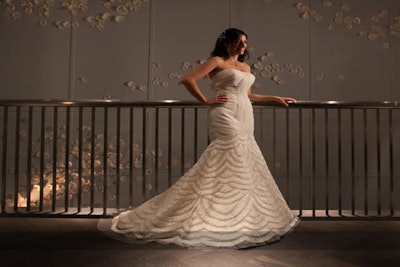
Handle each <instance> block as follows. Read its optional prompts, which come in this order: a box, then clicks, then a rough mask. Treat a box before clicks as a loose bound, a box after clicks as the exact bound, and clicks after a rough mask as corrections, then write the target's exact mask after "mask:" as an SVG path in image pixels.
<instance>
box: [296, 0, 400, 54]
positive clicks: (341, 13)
mask: <svg viewBox="0 0 400 267" xmlns="http://www.w3.org/2000/svg"><path fill="white" fill-rule="evenodd" d="M293 7H294V8H296V10H297V13H298V16H299V18H302V19H304V20H309V21H312V22H316V23H322V22H326V23H327V29H328V30H329V31H333V30H336V29H339V28H344V29H346V30H348V31H352V30H354V31H355V32H356V35H357V36H358V37H360V38H363V39H365V40H369V41H375V40H381V41H382V48H385V49H387V48H389V47H390V43H389V37H394V38H400V12H398V13H397V14H396V15H394V16H392V19H391V20H389V10H387V9H381V10H379V11H377V13H375V14H372V15H371V16H370V17H368V18H362V17H361V16H360V15H351V13H355V12H356V11H357V10H353V9H352V7H351V5H350V4H349V3H344V2H337V1H332V0H321V1H320V5H316V6H311V5H309V4H306V3H303V2H295V3H294V4H293ZM324 8H326V9H332V11H333V13H334V16H332V17H327V18H325V17H324V16H323V15H322V14H321V12H318V10H319V9H324ZM388 21H389V23H388Z"/></svg>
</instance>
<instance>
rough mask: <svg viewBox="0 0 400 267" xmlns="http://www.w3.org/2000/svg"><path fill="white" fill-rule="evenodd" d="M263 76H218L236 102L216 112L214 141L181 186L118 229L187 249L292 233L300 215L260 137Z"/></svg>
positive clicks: (212, 114)
mask: <svg viewBox="0 0 400 267" xmlns="http://www.w3.org/2000/svg"><path fill="white" fill-rule="evenodd" d="M254 80H255V77H254V76H253V74H251V73H247V72H242V71H240V70H236V69H224V70H222V71H220V72H218V73H217V74H215V75H214V76H213V77H212V78H211V81H212V85H213V88H214V90H215V91H216V94H222V93H225V94H227V97H228V102H227V103H225V104H221V105H215V106H211V107H210V110H209V138H210V144H209V146H208V147H207V148H206V150H205V151H204V153H203V154H202V155H201V157H200V158H199V160H198V161H197V163H196V164H194V166H193V167H192V168H191V169H190V170H189V171H188V172H187V173H186V174H185V175H183V176H182V177H181V178H180V179H179V180H178V181H177V182H176V183H175V184H173V185H172V186H171V187H170V188H169V189H168V190H166V191H165V192H163V193H161V194H160V195H158V196H156V197H154V198H152V199H150V200H148V201H147V202H145V203H143V204H142V205H140V206H139V207H137V208H135V209H133V210H128V211H125V212H122V213H121V214H119V215H118V216H117V217H115V218H114V219H113V221H112V226H111V229H112V230H113V231H114V232H117V233H121V234H124V235H126V236H131V237H132V238H136V239H144V240H149V241H157V242H160V243H175V244H178V245H181V246H185V247H203V246H207V247H210V246H211V247H235V248H243V247H250V246H256V245H261V244H265V243H269V242H272V241H275V240H277V239H279V238H280V237H281V236H283V235H285V234H286V233H288V232H290V231H291V230H292V229H293V227H294V226H295V225H296V224H297V222H298V219H297V217H296V216H294V215H293V213H292V212H291V210H290V209H289V207H288V206H287V204H286V202H285V200H284V198H283V196H282V194H281V192H280V191H279V189H278V187H277V185H276V183H275V181H274V179H273V177H272V175H271V173H270V171H269V169H268V167H267V164H266V162H265V160H264V157H263V155H262V153H261V151H260V149H259V147H258V145H257V143H256V141H255V139H254V135H253V128H254V119H253V109H252V104H251V102H250V100H249V98H248V96H247V91H248V88H250V86H251V85H252V84H253V82H254Z"/></svg>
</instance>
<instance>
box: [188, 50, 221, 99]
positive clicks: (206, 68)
mask: <svg viewBox="0 0 400 267" xmlns="http://www.w3.org/2000/svg"><path fill="white" fill-rule="evenodd" d="M222 63H223V59H222V58H219V57H212V58H210V59H209V60H207V61H206V62H205V63H203V64H201V65H200V66H198V67H197V68H196V69H194V70H193V71H191V72H190V73H189V74H187V75H186V76H185V77H183V79H182V81H181V82H180V83H182V84H183V85H184V86H185V87H186V89H187V90H188V91H189V92H190V93H191V94H192V95H193V96H194V97H195V98H196V99H197V100H199V101H200V102H201V103H203V104H207V105H212V104H216V103H218V104H220V103H225V102H226V100H227V99H226V96H225V95H220V96H217V97H213V98H211V99H207V98H206V97H205V96H204V95H203V93H202V92H201V90H200V88H199V86H198V85H197V81H198V80H200V79H201V78H203V77H205V76H206V75H208V74H209V73H210V72H212V71H213V70H214V69H215V68H217V67H219V66H220V65H221V64H222Z"/></svg>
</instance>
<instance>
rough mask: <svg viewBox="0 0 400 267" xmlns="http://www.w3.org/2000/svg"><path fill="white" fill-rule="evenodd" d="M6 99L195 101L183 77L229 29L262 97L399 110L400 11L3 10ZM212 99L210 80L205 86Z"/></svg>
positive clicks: (377, 1) (178, 6)
mask: <svg viewBox="0 0 400 267" xmlns="http://www.w3.org/2000/svg"><path fill="white" fill-rule="evenodd" d="M0 3H1V4H0V12H1V13H0V14H1V15H0V38H1V40H2V41H1V42H0V58H1V61H0V70H1V73H0V84H1V90H0V98H3V99H6V98H51V99H104V98H106V99H123V100H152V99H155V100H158V99H192V97H191V96H190V95H189V94H188V93H187V92H186V91H185V90H184V89H183V87H182V86H179V85H178V82H179V78H180V77H181V76H182V75H183V74H184V73H186V72H187V71H189V70H190V69H191V68H193V67H195V66H197V65H198V63H199V62H201V61H202V60H204V59H207V57H208V55H209V52H210V50H211V49H212V47H213V44H214V41H215V39H216V38H217V36H218V35H219V33H220V32H221V31H223V30H224V29H225V28H227V27H231V26H232V27H238V28H241V29H243V30H244V31H246V32H247V33H248V34H249V46H250V50H251V60H250V61H249V63H250V64H251V65H252V68H253V71H254V73H255V74H256V75H257V81H256V84H255V85H254V87H255V89H254V90H256V91H258V92H261V93H267V94H279V95H290V96H293V97H296V98H298V99H301V100H349V101H353V100H397V99H398V98H399V95H400V92H399V90H396V89H395V88H397V87H398V85H399V83H400V80H399V79H400V78H398V76H397V75H396V73H398V71H399V68H400V60H399V56H400V55H399V36H400V15H399V11H400V1H394V0H383V1H382V0H343V1H336V0H308V1H304V0H303V1H295V0H218V1H215V0H204V1H196V0H152V1H149V0H147V1H146V0H132V1H129V0H119V1H112V0H103V1H85V0H80V1H67V0H65V1H7V3H6V1H0ZM201 85H202V88H203V89H204V91H205V92H206V94H211V92H210V90H209V81H208V80H204V81H201Z"/></svg>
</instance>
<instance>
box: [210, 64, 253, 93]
mask: <svg viewBox="0 0 400 267" xmlns="http://www.w3.org/2000/svg"><path fill="white" fill-rule="evenodd" d="M211 81H212V86H213V89H214V90H215V91H216V93H217V94H218V93H234V94H241V93H243V94H246V93H247V91H248V89H249V88H250V87H251V85H252V84H253V83H254V81H255V77H254V75H253V74H252V73H250V72H244V71H241V70H237V69H224V70H221V71H220V72H218V73H217V74H215V75H214V76H212V78H211Z"/></svg>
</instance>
